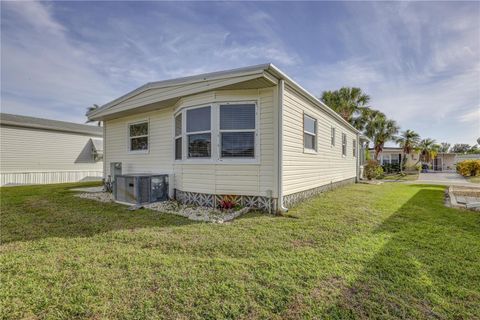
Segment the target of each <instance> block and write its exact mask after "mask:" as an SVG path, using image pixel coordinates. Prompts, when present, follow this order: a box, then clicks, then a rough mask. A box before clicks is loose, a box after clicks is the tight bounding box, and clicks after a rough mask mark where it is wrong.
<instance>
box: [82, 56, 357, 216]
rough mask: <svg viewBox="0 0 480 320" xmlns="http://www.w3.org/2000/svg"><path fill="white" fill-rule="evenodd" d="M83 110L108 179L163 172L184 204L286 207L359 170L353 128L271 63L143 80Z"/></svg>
mask: <svg viewBox="0 0 480 320" xmlns="http://www.w3.org/2000/svg"><path fill="white" fill-rule="evenodd" d="M87 116H88V117H89V119H90V120H95V121H103V123H104V126H103V130H104V134H103V136H104V139H105V148H104V171H105V176H106V177H107V178H108V177H110V178H113V179H114V178H115V177H114V176H115V175H119V174H122V175H125V174H130V175H135V174H142V175H145V174H152V175H157V174H164V175H169V177H170V179H169V184H170V186H169V187H170V188H172V189H173V190H174V192H173V195H174V197H175V198H176V199H177V200H179V201H181V202H184V203H191V204H196V205H203V206H215V205H216V203H218V201H219V199H222V197H224V196H225V195H229V196H234V197H235V198H236V199H237V201H239V202H240V203H242V204H244V205H247V206H252V207H257V208H259V209H263V210H265V211H270V212H273V211H277V210H286V209H287V208H288V207H289V206H292V205H293V204H295V203H296V202H298V201H301V200H303V199H305V198H307V197H309V196H312V195H314V194H317V193H319V192H321V191H324V190H326V189H330V188H333V187H335V186H339V185H343V184H347V183H354V182H355V181H356V179H357V177H358V173H359V172H360V168H359V167H360V163H359V156H358V155H359V154H361V151H360V150H359V146H360V143H359V140H360V139H361V138H362V137H361V136H360V134H359V132H358V131H357V130H356V129H355V128H354V127H352V126H351V125H350V124H349V123H348V122H347V121H345V120H344V119H343V118H341V117H340V116H339V115H338V114H337V113H336V112H334V111H333V110H332V109H330V108H329V107H328V106H326V105H325V104H323V103H322V102H321V101H319V100H318V99H317V98H315V97H314V96H313V95H312V94H310V93H308V92H307V91H306V90H305V89H304V88H302V87H301V86H300V85H299V84H297V83H296V82H295V81H293V80H292V79H291V78H290V77H288V76H287V75H286V74H285V73H283V72H282V71H280V70H279V69H278V68H276V67H275V66H273V65H272V64H265V65H258V66H252V67H247V68H241V69H234V70H228V71H222V72H215V73H209V74H202V75H198V76H192V77H186V78H179V79H173V80H167V81H160V82H152V83H147V84H145V85H143V86H141V87H139V88H137V89H135V90H133V91H132V92H129V93H127V94H125V95H123V96H121V97H119V98H118V99H115V100H113V101H111V102H109V103H107V104H105V105H103V106H101V107H100V108H98V109H96V110H93V111H91V112H90V113H89V114H88V115H87Z"/></svg>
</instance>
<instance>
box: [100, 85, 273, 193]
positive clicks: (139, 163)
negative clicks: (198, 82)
mask: <svg viewBox="0 0 480 320" xmlns="http://www.w3.org/2000/svg"><path fill="white" fill-rule="evenodd" d="M274 92H275V90H274V89H272V88H268V89H260V90H257V89H255V90H228V91H227V90H224V91H210V92H206V93H201V94H197V95H192V96H187V97H184V98H182V99H181V100H180V101H179V102H178V103H177V104H176V105H174V106H171V107H168V108H164V109H160V110H155V111H151V112H147V113H142V114H136V115H134V116H128V117H122V118H118V119H114V120H107V121H105V124H104V125H105V148H104V149H105V150H104V160H105V169H106V170H105V171H106V175H108V174H110V172H109V170H110V163H111V162H122V173H169V174H171V173H173V174H174V175H175V189H176V190H177V191H179V192H184V193H185V192H187V193H188V192H191V193H201V194H215V195H230V194H233V195H244V196H262V197H268V198H270V197H275V196H276V190H275V184H274V168H273V167H274V150H273V149H274V142H273V141H274V120H273V119H274V116H273V105H274ZM252 100H256V101H257V108H258V109H257V117H259V119H258V122H257V123H258V124H259V131H258V136H257V137H256V138H257V139H259V142H260V158H259V162H258V163H248V164H241V163H237V164H233V163H218V162H211V161H210V162H208V161H207V162H205V163H189V162H188V161H185V160H183V161H176V160H174V137H173V135H174V130H173V125H174V113H175V112H176V111H178V110H180V109H181V108H184V107H189V106H195V105H202V104H207V103H215V102H228V101H252ZM145 119H148V121H149V152H148V153H146V154H130V153H128V151H127V133H128V123H131V122H136V121H141V120H145ZM184 143H185V141H184Z"/></svg>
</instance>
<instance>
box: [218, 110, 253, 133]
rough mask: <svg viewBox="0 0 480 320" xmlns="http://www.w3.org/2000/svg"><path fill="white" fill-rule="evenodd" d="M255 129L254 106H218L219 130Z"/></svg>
mask: <svg viewBox="0 0 480 320" xmlns="http://www.w3.org/2000/svg"><path fill="white" fill-rule="evenodd" d="M242 129H255V105H254V104H233V105H221V106H220V130H242Z"/></svg>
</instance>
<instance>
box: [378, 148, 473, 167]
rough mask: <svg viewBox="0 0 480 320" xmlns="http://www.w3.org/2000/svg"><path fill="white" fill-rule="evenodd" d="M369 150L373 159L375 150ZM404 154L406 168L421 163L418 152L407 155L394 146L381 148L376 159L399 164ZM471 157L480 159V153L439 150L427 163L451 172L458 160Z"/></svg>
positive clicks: (385, 162) (383, 162) (384, 162)
mask: <svg viewBox="0 0 480 320" xmlns="http://www.w3.org/2000/svg"><path fill="white" fill-rule="evenodd" d="M369 151H370V157H371V159H373V156H374V153H375V151H374V149H373V148H370V149H369ZM405 156H406V157H407V161H406V167H407V168H411V167H413V166H416V165H418V164H421V162H420V152H418V151H414V152H412V153H410V154H409V155H405V154H404V152H403V149H402V148H396V147H385V148H383V151H382V152H380V153H379V155H378V158H377V160H378V162H379V163H380V164H381V165H385V164H399V163H401V161H402V159H403V158H404V157H405ZM473 159H480V155H475V154H458V153H444V152H441V153H438V154H437V156H436V157H435V158H434V159H433V160H431V161H430V162H429V163H428V165H429V166H430V168H431V169H432V170H433V171H447V172H448V171H450V172H453V171H455V169H456V165H457V163H458V162H460V161H463V160H473Z"/></svg>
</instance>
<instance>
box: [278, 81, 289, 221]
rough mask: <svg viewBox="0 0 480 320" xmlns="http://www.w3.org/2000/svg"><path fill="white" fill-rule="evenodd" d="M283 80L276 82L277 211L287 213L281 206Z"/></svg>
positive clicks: (282, 205)
mask: <svg viewBox="0 0 480 320" xmlns="http://www.w3.org/2000/svg"><path fill="white" fill-rule="evenodd" d="M284 88H285V82H284V80H279V81H278V111H279V112H278V113H279V115H278V173H277V174H278V211H280V212H288V208H286V207H285V206H284V204H283V176H282V174H283V173H282V167H283V90H284Z"/></svg>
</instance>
